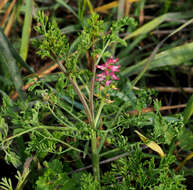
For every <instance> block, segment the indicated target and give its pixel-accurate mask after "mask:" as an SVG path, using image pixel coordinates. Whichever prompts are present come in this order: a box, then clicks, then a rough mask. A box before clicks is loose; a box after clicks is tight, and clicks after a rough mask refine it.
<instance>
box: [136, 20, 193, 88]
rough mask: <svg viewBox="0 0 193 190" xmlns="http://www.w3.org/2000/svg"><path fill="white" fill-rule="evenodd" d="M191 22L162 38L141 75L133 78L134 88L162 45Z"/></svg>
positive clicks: (190, 21)
mask: <svg viewBox="0 0 193 190" xmlns="http://www.w3.org/2000/svg"><path fill="white" fill-rule="evenodd" d="M192 22H193V19H190V20H189V21H187V22H186V23H184V24H183V25H182V26H180V27H179V28H177V29H176V30H175V31H173V32H172V33H171V34H169V35H168V36H167V37H166V38H164V39H163V40H162V41H161V42H160V43H158V45H157V46H156V47H155V49H154V50H153V52H152V53H151V55H150V57H149V58H148V60H147V62H146V64H145V66H144V68H143V70H142V71H141V73H140V74H139V75H138V76H137V77H136V78H135V80H134V81H133V82H132V83H133V85H134V86H135V84H136V83H137V82H138V81H139V80H140V78H141V77H142V76H143V75H144V73H145V72H146V71H147V70H148V68H149V66H150V64H151V62H152V60H153V59H154V57H155V56H156V54H157V52H158V50H159V48H160V47H161V46H162V45H163V44H164V42H165V41H166V40H167V39H168V38H170V37H171V36H173V35H174V34H176V33H177V32H179V31H180V30H182V29H183V28H185V27H186V26H188V25H189V24H191V23H192Z"/></svg>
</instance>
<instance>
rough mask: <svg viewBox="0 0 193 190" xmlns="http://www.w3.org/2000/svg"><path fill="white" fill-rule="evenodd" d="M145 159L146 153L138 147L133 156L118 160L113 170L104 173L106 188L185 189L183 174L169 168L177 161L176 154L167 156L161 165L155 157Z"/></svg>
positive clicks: (128, 189)
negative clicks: (177, 173)
mask: <svg viewBox="0 0 193 190" xmlns="http://www.w3.org/2000/svg"><path fill="white" fill-rule="evenodd" d="M144 159H145V155H144V154H143V153H141V151H140V149H139V147H138V148H137V149H135V151H134V152H133V153H132V156H131V155H129V156H128V158H126V157H125V158H121V159H119V160H118V161H116V162H115V163H114V164H112V169H111V171H110V172H107V173H105V175H104V178H103V181H104V183H105V188H104V189H109V190H110V189H112V190H119V189H120V190H122V189H125V190H135V189H144V190H145V189H163V188H164V189H170V190H173V189H176V190H177V189H181V190H182V189H185V186H184V185H182V184H181V182H182V181H184V178H183V176H182V175H176V174H175V172H174V171H172V170H170V169H169V165H171V164H172V163H173V162H174V161H175V158H174V156H171V155H168V156H166V157H165V158H164V159H162V160H161V162H160V164H159V165H157V164H156V163H157V161H156V160H155V159H154V158H151V159H150V160H147V158H146V160H145V161H144Z"/></svg>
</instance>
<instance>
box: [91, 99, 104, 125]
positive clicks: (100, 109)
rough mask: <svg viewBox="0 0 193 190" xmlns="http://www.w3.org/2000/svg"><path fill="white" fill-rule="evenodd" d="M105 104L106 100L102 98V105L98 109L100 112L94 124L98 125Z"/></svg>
mask: <svg viewBox="0 0 193 190" xmlns="http://www.w3.org/2000/svg"><path fill="white" fill-rule="evenodd" d="M104 105H105V102H104V100H103V99H102V101H101V103H100V105H99V109H98V112H97V115H96V118H95V120H94V125H95V126H96V127H97V124H98V120H99V117H100V115H101V111H102V109H103V106H104Z"/></svg>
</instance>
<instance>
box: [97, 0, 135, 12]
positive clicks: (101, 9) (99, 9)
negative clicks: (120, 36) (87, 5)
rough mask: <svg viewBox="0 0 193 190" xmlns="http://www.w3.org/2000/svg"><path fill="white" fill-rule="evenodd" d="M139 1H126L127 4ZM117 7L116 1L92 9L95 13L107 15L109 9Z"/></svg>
mask: <svg viewBox="0 0 193 190" xmlns="http://www.w3.org/2000/svg"><path fill="white" fill-rule="evenodd" d="M137 1H139V0H127V3H133V2H137ZM117 6H118V1H113V2H111V3H108V4H106V5H103V6H100V7H97V8H95V9H94V11H95V12H101V13H107V12H108V10H109V9H112V8H114V7H117Z"/></svg>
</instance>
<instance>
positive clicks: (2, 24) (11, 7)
mask: <svg viewBox="0 0 193 190" xmlns="http://www.w3.org/2000/svg"><path fill="white" fill-rule="evenodd" d="M15 3H16V0H13V1H12V2H11V4H10V5H9V7H8V8H7V10H6V12H5V14H4V16H3V19H2V21H1V24H0V26H1V27H4V25H5V22H6V19H7V17H8V15H9V13H10V12H11V10H12V9H13V6H14V5H15Z"/></svg>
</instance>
